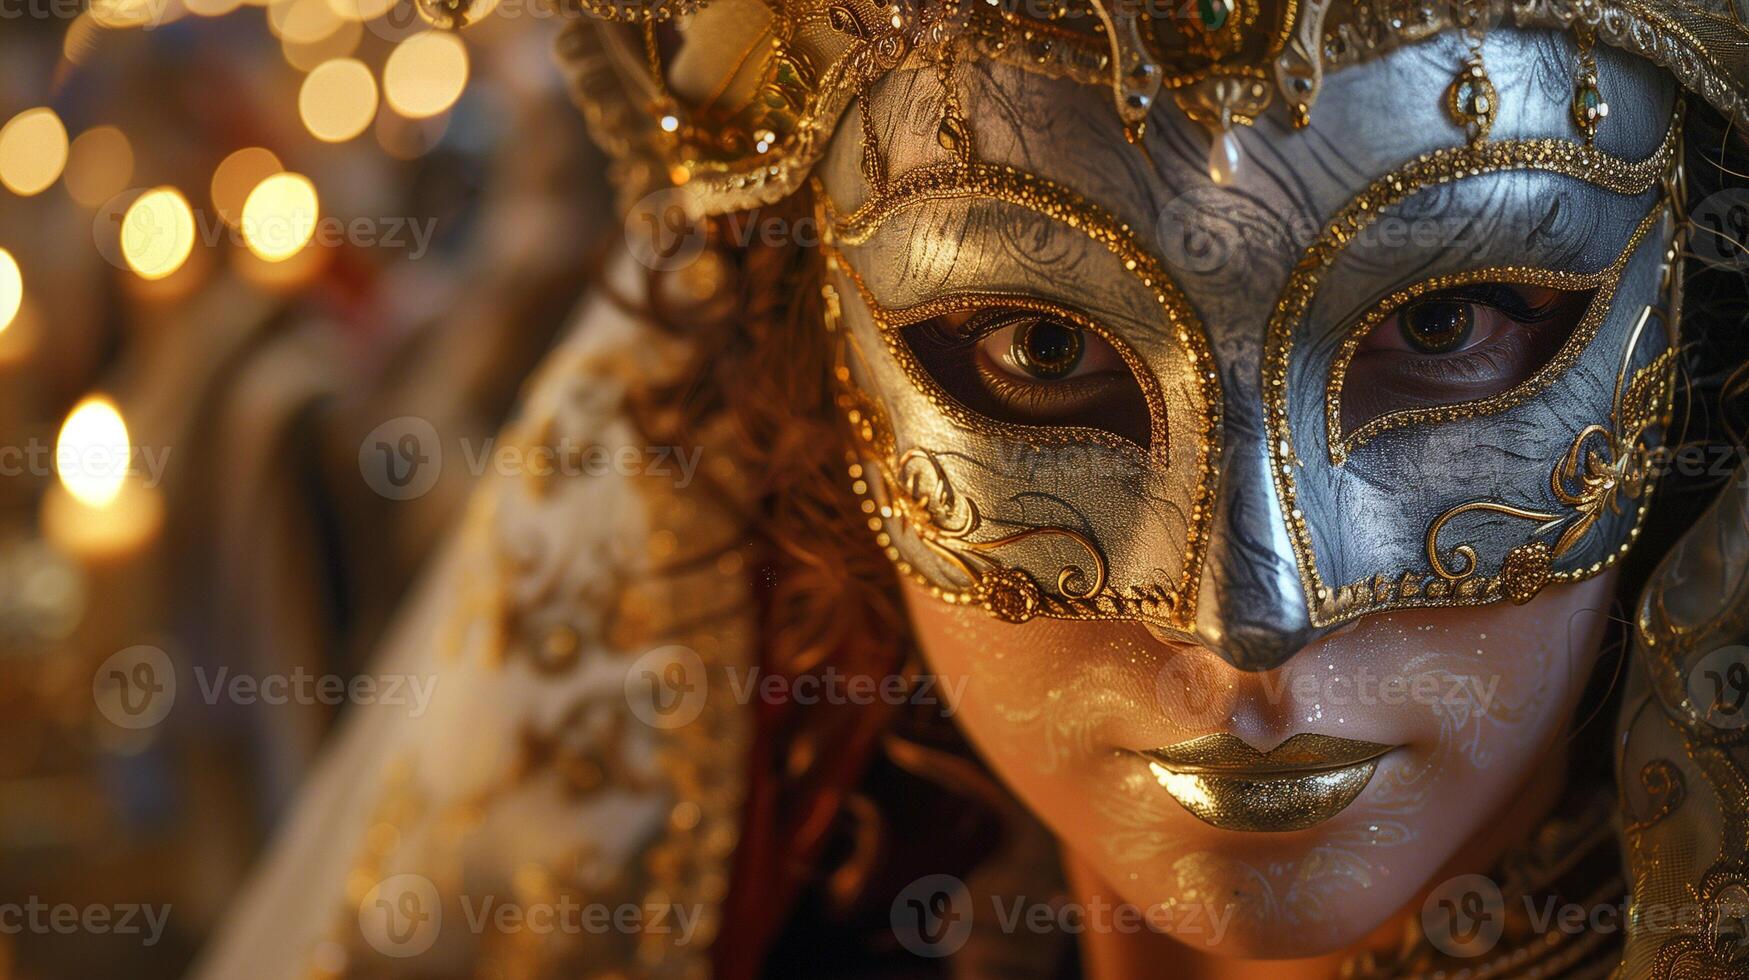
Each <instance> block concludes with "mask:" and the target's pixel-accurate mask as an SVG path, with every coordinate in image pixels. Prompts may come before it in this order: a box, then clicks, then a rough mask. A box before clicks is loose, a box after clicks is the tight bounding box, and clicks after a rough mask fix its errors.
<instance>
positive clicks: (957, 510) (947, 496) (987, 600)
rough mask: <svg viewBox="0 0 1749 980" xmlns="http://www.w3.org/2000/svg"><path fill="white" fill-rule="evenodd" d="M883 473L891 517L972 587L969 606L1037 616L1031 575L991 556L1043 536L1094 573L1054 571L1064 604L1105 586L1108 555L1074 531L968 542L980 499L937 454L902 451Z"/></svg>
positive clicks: (1009, 615) (1042, 530)
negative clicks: (1073, 548) (1062, 541)
mask: <svg viewBox="0 0 1749 980" xmlns="http://www.w3.org/2000/svg"><path fill="white" fill-rule="evenodd" d="M881 469H882V470H883V473H882V476H883V481H882V482H883V483H885V485H886V489H887V492H888V500H889V505H890V507H891V510H892V516H893V517H894V518H895V519H896V520H898V521H899V523H900V524H901V525H902V526H904V527H907V528H909V529H910V530H912V531H913V532H914V533H915V534H916V535H917V538H918V540H920V541H922V542H923V544H924V545H925V546H926V547H928V548H929V550H930V551H931V552H933V553H935V554H936V555H939V556H940V557H941V558H942V559H944V560H945V561H947V562H949V563H950V564H952V565H953V566H954V568H955V569H957V570H958V571H959V572H960V574H961V575H963V576H964V577H965V578H966V580H967V581H968V582H970V583H971V587H970V588H969V589H968V590H967V595H968V596H969V597H970V598H971V599H972V601H974V602H976V603H977V604H978V605H981V606H983V607H984V608H986V609H988V610H990V611H991V612H993V613H995V614H996V615H997V616H998V617H1000V618H1002V619H1003V620H1006V621H1008V622H1011V623H1024V622H1026V621H1027V620H1029V619H1031V618H1032V617H1033V615H1034V614H1036V613H1037V612H1038V609H1039V606H1040V604H1041V601H1042V599H1043V596H1042V594H1041V593H1040V591H1039V587H1038V584H1037V583H1036V582H1034V581H1033V580H1032V576H1030V575H1028V574H1026V573H1025V572H1023V571H1021V570H1019V569H1016V568H1010V567H1007V566H1005V565H1003V564H1002V562H1001V561H1000V560H999V559H997V558H996V557H995V556H994V555H993V554H991V553H992V552H994V551H999V550H1000V549H1002V548H1006V547H1008V546H1009V545H1014V544H1018V543H1020V542H1022V541H1028V540H1031V539H1034V538H1040V537H1061V538H1067V539H1068V540H1070V541H1072V542H1074V543H1075V544H1077V545H1079V546H1080V547H1081V548H1082V550H1084V551H1085V552H1086V553H1087V556H1088V559H1089V561H1090V563H1091V565H1092V572H1091V574H1089V572H1088V571H1087V569H1085V568H1082V567H1081V566H1079V565H1064V566H1063V567H1062V568H1061V569H1060V570H1059V571H1058V572H1057V581H1056V586H1057V591H1058V592H1059V593H1060V594H1062V595H1063V596H1064V597H1065V598H1068V599H1074V600H1083V601H1084V600H1087V599H1091V598H1093V597H1094V596H1095V595H1098V594H1099V593H1100V592H1101V591H1102V590H1103V589H1104V588H1105V580H1106V567H1105V557H1104V556H1103V555H1101V554H1100V552H1099V549H1098V548H1097V547H1095V546H1094V544H1093V542H1092V541H1090V540H1088V538H1087V536H1086V535H1084V534H1081V533H1080V532H1078V531H1071V530H1069V529H1067V528H1060V527H1034V528H1027V529H1025V530H1022V531H1018V532H1015V533H1014V534H1009V535H1005V536H1003V537H999V538H993V539H990V540H986V541H974V540H972V535H974V534H975V533H977V532H978V530H979V529H981V528H982V527H983V523H984V519H983V513H982V511H980V510H979V508H978V504H977V501H974V500H972V499H970V498H967V497H964V496H962V495H960V494H959V493H958V492H957V491H955V490H954V488H953V483H952V481H950V480H949V479H948V477H947V472H946V471H945V470H944V469H943V468H942V465H941V459H940V458H939V457H938V456H937V455H936V454H935V453H932V452H929V451H927V450H923V449H911V450H907V451H906V452H905V454H904V455H903V456H901V457H899V460H898V463H897V465H896V467H894V468H892V469H891V470H890V471H889V470H888V468H887V467H886V466H885V465H882V466H881Z"/></svg>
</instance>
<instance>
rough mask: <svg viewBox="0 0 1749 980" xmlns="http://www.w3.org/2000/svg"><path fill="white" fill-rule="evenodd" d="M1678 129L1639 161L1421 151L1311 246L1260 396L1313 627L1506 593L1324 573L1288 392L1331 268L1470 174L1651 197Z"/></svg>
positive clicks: (1516, 146)
mask: <svg viewBox="0 0 1749 980" xmlns="http://www.w3.org/2000/svg"><path fill="white" fill-rule="evenodd" d="M1680 134H1681V118H1680V116H1679V115H1676V116H1673V117H1672V118H1671V122H1670V127H1669V129H1668V130H1666V132H1665V136H1664V140H1663V142H1662V143H1661V144H1660V145H1659V147H1658V149H1657V150H1655V151H1654V152H1653V153H1652V154H1651V155H1650V156H1648V157H1646V158H1645V159H1642V160H1637V161H1628V160H1623V159H1621V158H1619V157H1615V156H1612V155H1610V154H1607V153H1603V152H1602V151H1599V150H1597V149H1596V148H1595V147H1589V146H1584V145H1581V144H1578V143H1572V142H1568V141H1564V140H1554V139H1534V140H1490V141H1483V142H1480V143H1473V144H1467V145H1464V146H1459V147H1450V148H1447V149H1442V150H1438V151H1434V152H1431V153H1424V154H1422V155H1421V156H1419V157H1417V158H1416V159H1415V160H1413V161H1411V162H1410V163H1409V164H1408V165H1406V166H1404V167H1402V168H1401V169H1399V170H1397V171H1395V172H1393V173H1391V174H1387V175H1386V176H1384V177H1381V178H1379V179H1378V180H1376V181H1374V182H1373V183H1372V184H1371V185H1370V186H1369V187H1367V189H1366V190H1364V191H1362V192H1361V193H1360V194H1358V195H1356V196H1355V197H1354V198H1353V199H1352V200H1351V201H1350V202H1349V203H1348V204H1347V205H1346V206H1345V207H1343V209H1342V210H1341V211H1339V212H1338V213H1337V215H1336V217H1335V218H1333V219H1332V220H1331V221H1330V222H1329V224H1327V225H1326V226H1325V229H1324V231H1323V233H1322V234H1321V235H1320V236H1319V238H1318V240H1317V241H1315V242H1313V243H1312V244H1311V245H1310V246H1309V247H1308V248H1307V249H1306V252H1305V254H1304V255H1303V256H1302V258H1301V260H1300V262H1299V264H1298V265H1297V266H1296V267H1295V271H1294V274H1293V276H1292V277H1291V278H1290V279H1289V281H1288V284H1287V286H1286V288H1285V289H1284V290H1283V293H1282V298H1281V300H1280V301H1279V303H1278V304H1277V306H1276V310H1275V313H1274V314H1273V315H1272V316H1271V317H1270V322H1269V327H1268V333H1267V336H1266V338H1265V341H1264V363H1263V401H1264V416H1265V422H1266V425H1267V427H1268V431H1269V434H1270V453H1271V470H1272V472H1273V475H1274V478H1275V487H1276V493H1277V496H1278V497H1279V499H1280V501H1281V509H1282V517H1283V520H1284V522H1285V523H1286V525H1287V529H1288V536H1289V538H1290V540H1291V541H1292V542H1293V547H1294V555H1295V558H1296V562H1297V564H1298V566H1299V573H1300V582H1301V585H1302V586H1303V587H1304V588H1305V591H1306V596H1307V599H1308V604H1309V606H1310V608H1311V620H1312V624H1313V625H1314V626H1320V627H1322V626H1331V625H1335V624H1337V623H1341V622H1345V621H1347V620H1349V619H1353V618H1355V617H1357V616H1361V615H1365V614H1366V613H1370V612H1376V611H1380V610H1384V609H1393V608H1399V607H1401V606H1407V605H1413V606H1443V605H1479V604H1483V603H1487V602H1492V601H1495V600H1496V599H1498V598H1500V596H1501V595H1502V583H1501V581H1500V579H1499V578H1497V577H1492V578H1491V577H1487V576H1483V575H1479V574H1472V575H1468V576H1465V577H1463V578H1461V579H1459V580H1456V581H1452V580H1448V579H1446V578H1443V577H1440V576H1438V575H1436V574H1434V572H1433V571H1432V570H1431V569H1426V570H1405V571H1403V572H1401V573H1400V574H1398V575H1393V576H1386V575H1385V574H1384V573H1378V574H1376V575H1373V576H1370V577H1368V578H1367V579H1364V580H1362V581H1359V582H1355V583H1351V584H1346V585H1341V586H1338V587H1334V588H1333V587H1331V586H1330V585H1328V584H1326V583H1325V582H1324V581H1323V577H1322V576H1321V575H1320V573H1319V572H1318V567H1317V557H1316V554H1315V551H1314V549H1313V546H1312V540H1311V532H1310V529H1309V528H1308V526H1307V523H1306V518H1305V514H1304V512H1303V511H1302V510H1301V509H1300V507H1299V506H1298V504H1297V492H1296V488H1295V481H1294V468H1295V467H1297V466H1300V465H1302V464H1301V462H1300V460H1299V459H1298V457H1297V455H1296V454H1295V451H1294V449H1293V442H1292V439H1293V432H1292V430H1291V426H1290V425H1289V422H1288V412H1287V392H1288V367H1289V363H1290V358H1291V354H1292V351H1293V343H1294V335H1295V334H1296V333H1297V332H1298V330H1299V328H1300V325H1301V324H1302V323H1303V322H1304V320H1305V316H1306V313H1307V311H1308V309H1309V308H1310V306H1311V302H1312V299H1313V297H1314V296H1315V295H1316V294H1317V290H1318V286H1319V284H1320V282H1321V281H1322V278H1323V275H1324V270H1326V269H1327V268H1329V267H1330V265H1331V264H1332V263H1334V262H1335V260H1336V258H1337V256H1338V255H1339V254H1340V253H1341V252H1342V250H1343V249H1344V248H1346V247H1347V245H1348V243H1349V242H1351V241H1352V240H1353V239H1354V238H1355V237H1356V236H1357V235H1358V234H1360V233H1361V232H1362V231H1363V230H1364V229H1366V228H1367V227H1368V226H1370V225H1371V224H1372V223H1373V222H1374V221H1375V220H1377V219H1378V217H1379V216H1380V215H1381V214H1382V213H1383V211H1384V210H1385V209H1387V208H1390V207H1392V206H1394V205H1396V204H1398V203H1400V202H1401V201H1402V200H1404V199H1405V198H1407V197H1408V196H1410V195H1411V194H1414V193H1416V192H1418V191H1420V190H1423V189H1425V188H1428V187H1435V186H1439V185H1443V184H1449V183H1452V182H1454V181H1457V180H1462V179H1465V178H1468V177H1476V176H1480V175H1482V174H1486V173H1500V172H1507V171H1521V170H1534V171H1542V172H1547V173H1554V174H1561V175H1564V176H1569V177H1575V178H1578V179H1580V180H1584V181H1587V182H1588V183H1591V184H1594V185H1596V186H1598V187H1601V188H1603V189H1605V190H1608V191H1611V192H1614V193H1617V194H1625V195H1637V194H1641V193H1644V192H1645V191H1646V190H1648V189H1650V188H1651V187H1652V186H1653V185H1654V184H1655V183H1656V182H1657V181H1658V180H1659V178H1660V177H1662V176H1665V175H1667V173H1668V172H1669V170H1670V168H1671V166H1672V164H1673V162H1674V161H1675V160H1676V159H1677V153H1676V151H1677V147H1678V146H1679V139H1680ZM1672 316H1673V320H1674V315H1672ZM1328 397H1329V391H1328V389H1327V391H1326V398H1327V399H1328ZM1649 498H1650V493H1647V494H1646V495H1645V496H1644V497H1643V498H1642V500H1648V499H1649ZM1645 510H1646V507H1645V504H1644V503H1642V506H1641V508H1640V510H1639V513H1638V515H1637V517H1636V520H1635V526H1634V528H1633V530H1632V531H1630V539H1631V538H1635V537H1638V534H1639V524H1640V521H1641V520H1643V519H1644V516H1645ZM1623 547H1624V549H1625V547H1626V546H1625V545H1624V546H1623ZM1619 554H1620V552H1619V551H1618V552H1616V553H1613V554H1611V555H1610V556H1609V557H1608V558H1607V559H1606V560H1604V561H1602V562H1597V563H1594V564H1593V565H1591V566H1589V567H1586V568H1582V569H1573V570H1570V571H1564V572H1551V573H1550V578H1551V579H1555V580H1568V579H1577V578H1583V577H1587V576H1589V575H1594V574H1596V573H1597V572H1600V571H1602V570H1603V568H1604V567H1606V566H1607V565H1608V564H1611V563H1613V562H1614V561H1615V560H1616V558H1617V557H1618V556H1619Z"/></svg>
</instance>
